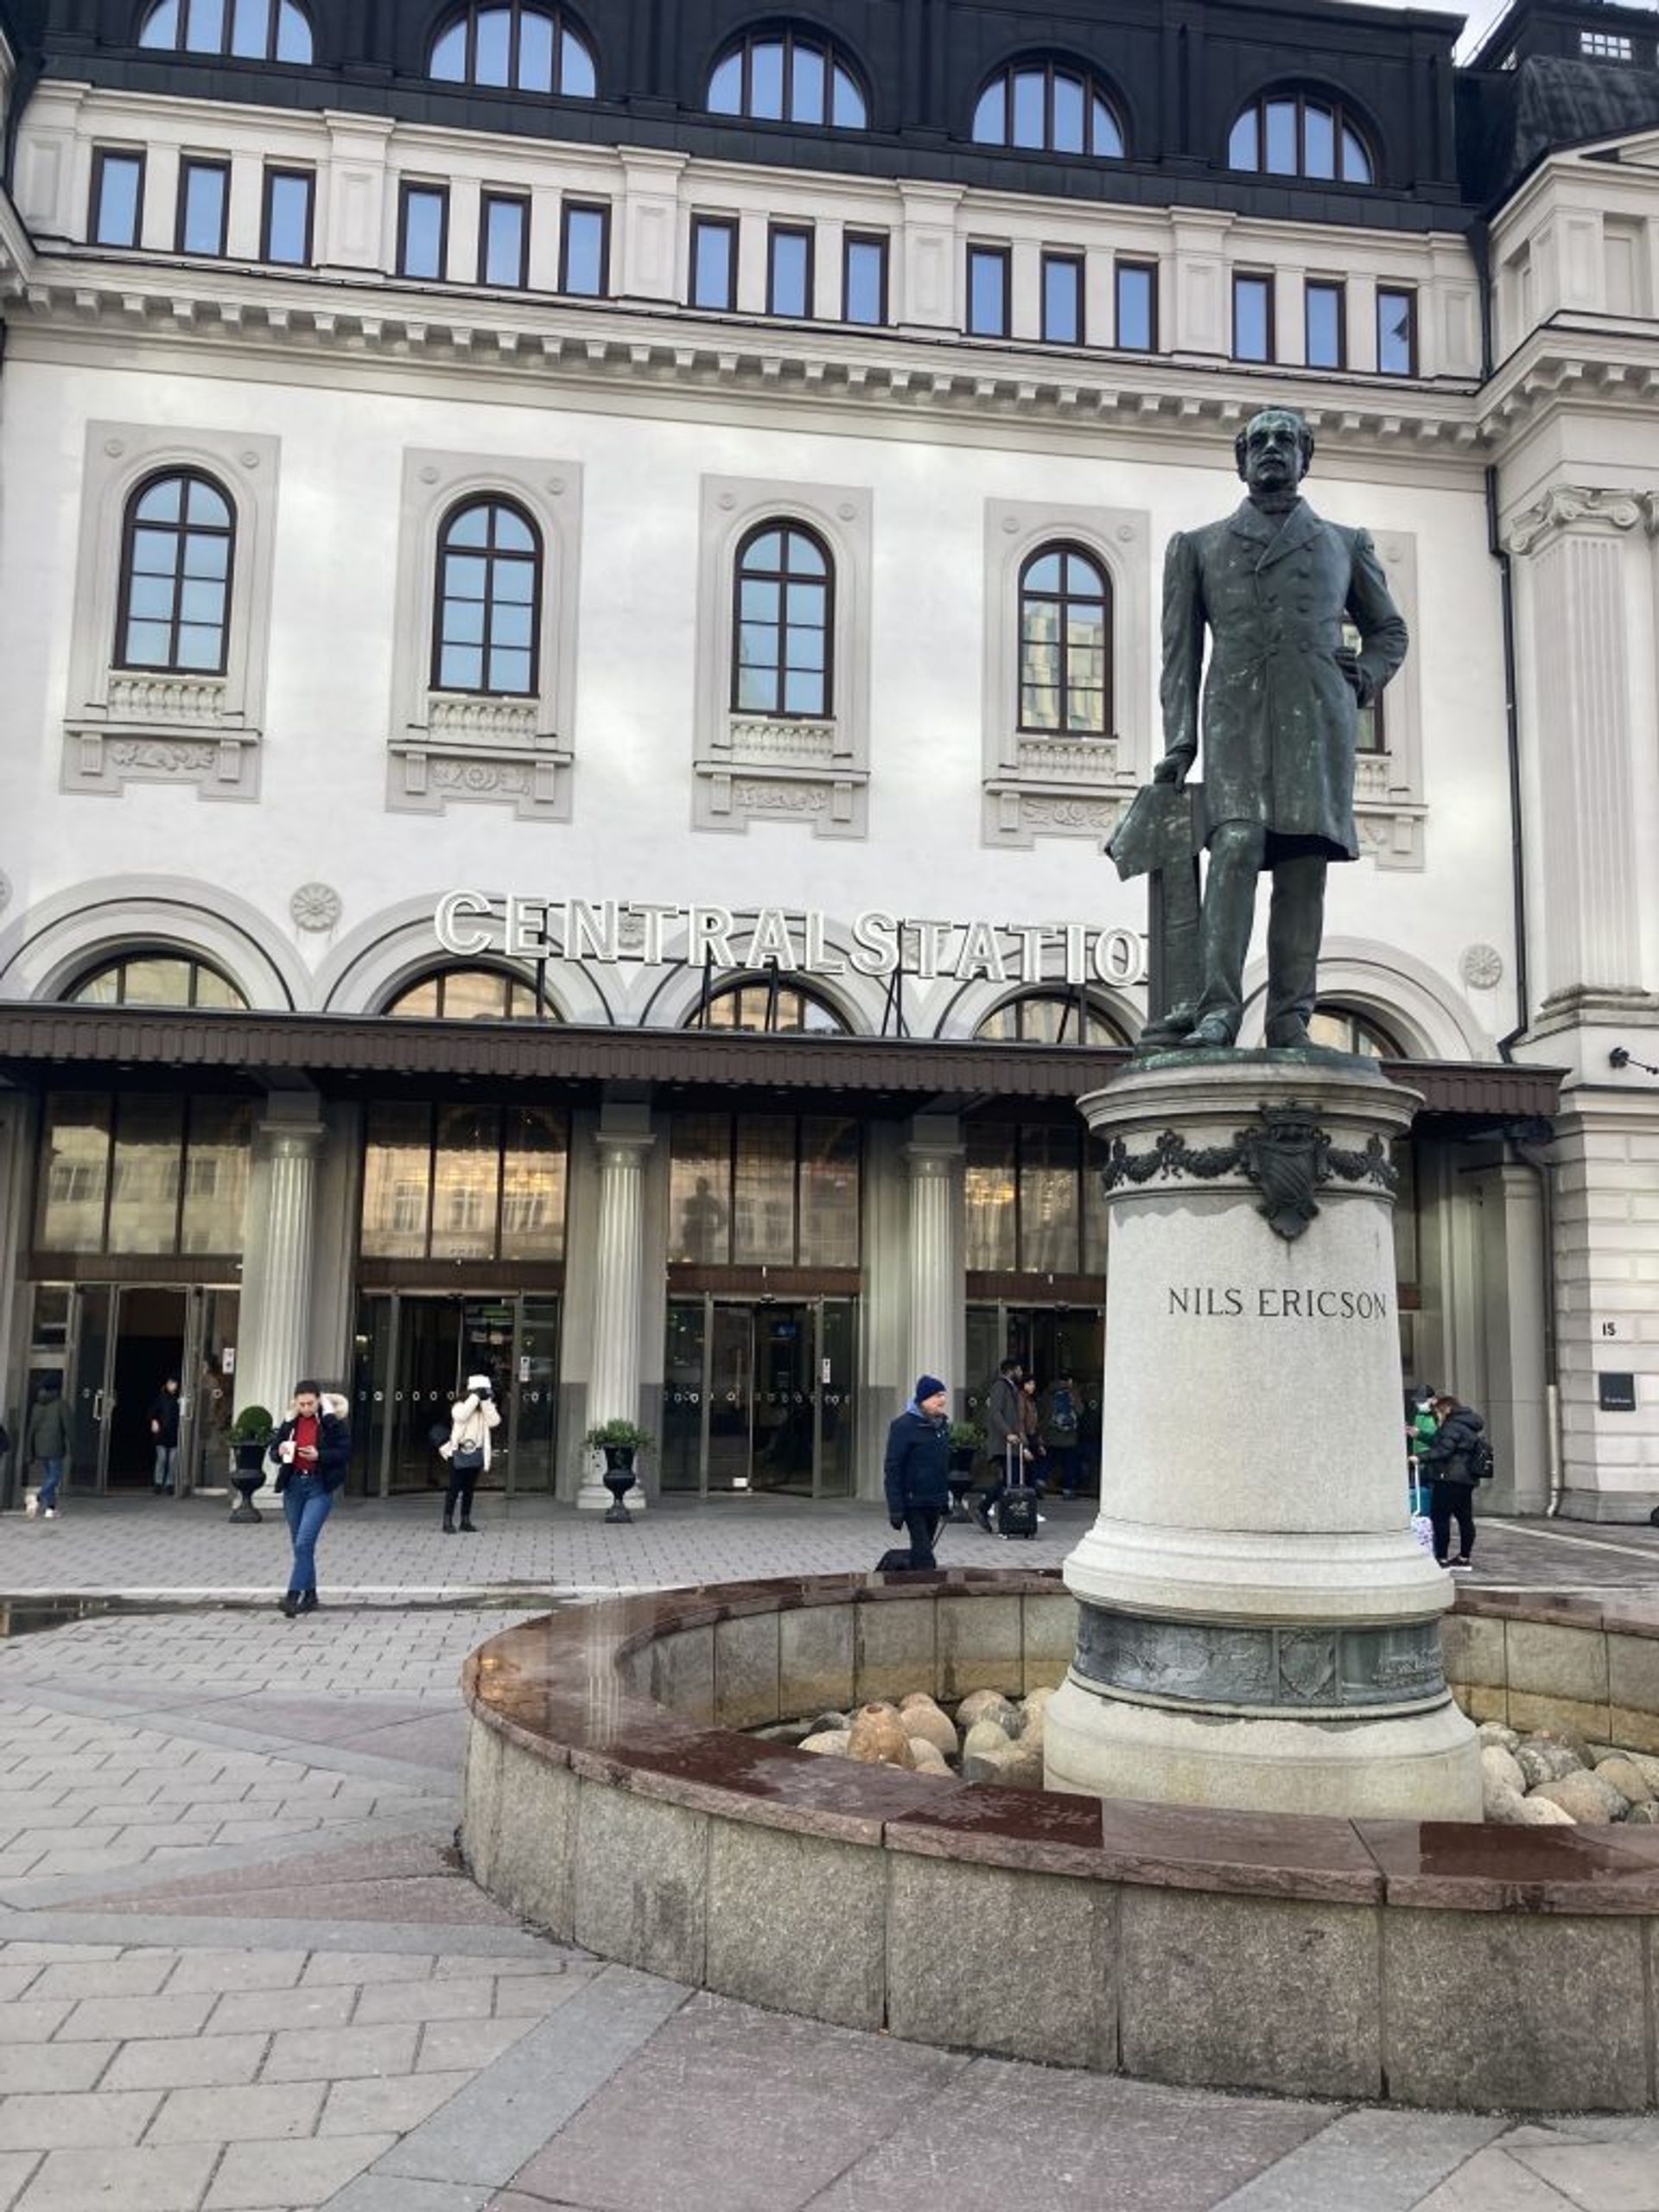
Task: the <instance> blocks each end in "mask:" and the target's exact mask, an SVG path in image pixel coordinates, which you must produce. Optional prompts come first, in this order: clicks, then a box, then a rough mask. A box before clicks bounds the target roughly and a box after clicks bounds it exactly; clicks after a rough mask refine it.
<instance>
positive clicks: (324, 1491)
mask: <svg viewBox="0 0 1659 2212" xmlns="http://www.w3.org/2000/svg"><path fill="white" fill-rule="evenodd" d="M333 1511H334V1492H333V1491H331V1490H330V1489H329V1488H328V1485H327V1484H326V1483H322V1482H319V1481H318V1479H317V1478H316V1477H315V1475H296V1476H295V1478H294V1479H293V1481H292V1482H291V1483H289V1486H288V1488H287V1489H286V1490H285V1491H283V1512H284V1513H285V1514H286V1515H287V1516H288V1533H289V1535H290V1536H291V1537H292V1538H293V1539H294V1564H293V1566H292V1567H290V1568H289V1576H288V1586H289V1589H290V1590H291V1591H293V1592H295V1593H296V1595H297V1596H303V1595H304V1593H305V1592H307V1591H308V1590H315V1588H316V1586H317V1538H318V1536H319V1535H320V1534H321V1529H322V1524H323V1522H325V1521H326V1520H327V1518H328V1516H329V1515H330V1513H332V1512H333Z"/></svg>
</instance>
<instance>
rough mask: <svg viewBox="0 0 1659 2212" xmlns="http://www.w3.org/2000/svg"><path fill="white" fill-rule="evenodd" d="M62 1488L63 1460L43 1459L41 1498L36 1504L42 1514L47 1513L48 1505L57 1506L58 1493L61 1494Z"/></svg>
mask: <svg viewBox="0 0 1659 2212" xmlns="http://www.w3.org/2000/svg"><path fill="white" fill-rule="evenodd" d="M62 1488H63V1462H62V1460H61V1459H42V1460H41V1490H40V1496H39V1497H38V1498H37V1499H36V1500H35V1503H36V1504H37V1505H38V1506H39V1507H40V1510H41V1512H42V1513H44V1512H45V1511H46V1509H47V1508H48V1505H52V1506H55V1505H56V1503H57V1502H58V1492H59V1491H60V1490H61V1489H62Z"/></svg>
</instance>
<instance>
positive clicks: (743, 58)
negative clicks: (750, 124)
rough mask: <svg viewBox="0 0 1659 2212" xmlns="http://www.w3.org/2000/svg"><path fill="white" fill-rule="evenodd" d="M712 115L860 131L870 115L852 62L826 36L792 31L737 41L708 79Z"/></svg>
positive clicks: (768, 32)
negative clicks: (837, 50)
mask: <svg viewBox="0 0 1659 2212" xmlns="http://www.w3.org/2000/svg"><path fill="white" fill-rule="evenodd" d="M709 113H710V114H711V115H747V116H753V117H758V118H760V120H761V121H762V122H766V123H805V124H816V125H823V124H829V125H830V126H831V127H832V128H834V129H836V130H864V129H865V128H866V126H867V124H868V121H869V115H868V106H867V105H866V102H865V99H864V94H863V92H861V90H860V87H859V83H858V79H857V78H856V77H855V75H854V73H853V71H852V68H851V67H850V65H849V63H848V62H847V61H845V60H843V59H842V56H841V55H840V54H838V53H837V52H836V49H835V48H834V47H833V46H831V45H829V43H828V42H827V41H825V40H823V39H822V38H817V37H814V36H810V35H807V34H805V33H803V32H799V31H794V30H781V31H767V32H765V33H762V34H760V35H757V36H754V37H750V38H746V39H743V40H741V41H740V42H739V43H738V44H737V45H736V46H734V47H731V48H728V51H727V52H726V53H725V54H722V55H721V58H720V60H718V61H717V62H716V63H715V67H714V70H713V73H711V75H710V76H709Z"/></svg>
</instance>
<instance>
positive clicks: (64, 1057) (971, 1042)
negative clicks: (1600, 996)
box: [0, 1005, 1561, 1122]
mask: <svg viewBox="0 0 1659 2212" xmlns="http://www.w3.org/2000/svg"><path fill="white" fill-rule="evenodd" d="M1127 1058H1128V1054H1127V1053H1126V1052H1117V1051H1101V1050H1099V1049H1098V1048H1093V1047H1090V1046H1068V1045H1011V1044H992V1043H988V1042H987V1041H985V1040H983V1039H934V1038H928V1039H918V1038H882V1037H823V1036H810V1035H809V1036H772V1037H766V1036H750V1035H745V1034H741V1033H731V1032H715V1031H709V1030H679V1029H614V1028H607V1029H587V1028H578V1027H573V1026H570V1025H567V1024H565V1023H560V1022H547V1023H540V1022H529V1021H526V1022H505V1021H504V1022H499V1023H496V1022H462V1021H410V1020H388V1019H387V1018H385V1016H370V1015H355V1014H353V1015H347V1014H232V1013H217V1012H207V1011H202V1012H184V1011H181V1010H174V1009H170V1008H165V1007H156V1008H154V1009H144V1008H142V1007H87V1006H57V1005H52V1006H37V1005H21V1006H8V1007H0V1074H3V1076H4V1077H6V1078H7V1079H9V1080H10V1082H12V1083H13V1084H20V1085H24V1086H28V1087H31V1088H32V1087H37V1086H43V1085H47V1084H64V1083H69V1082H73V1083H77V1084H92V1083H100V1084H103V1083H110V1082H119V1081H121V1080H124V1079H130V1078H131V1077H134V1076H138V1075H142V1076H143V1077H147V1078H149V1080H151V1081H154V1080H155V1079H156V1077H161V1076H168V1077H176V1076H179V1075H184V1074H188V1075H191V1076H193V1077H198V1078H202V1077H211V1078H213V1079H215V1080H217V1081H219V1082H223V1083H226V1084H236V1085H245V1086H247V1087H249V1088H252V1089H257V1090H264V1089H266V1088H271V1087H275V1088H278V1089H281V1088H288V1087H291V1086H293V1085H294V1084H296V1083H301V1084H314V1085H315V1087H316V1088H317V1089H318V1090H321V1091H324V1092H327V1093H340V1094H346V1095H353V1094H363V1095H367V1094H368V1093H369V1092H371V1091H376V1090H383V1089H384V1088H385V1086H386V1085H387V1084H408V1083H410V1082H416V1083H418V1084H422V1085H423V1086H424V1085H429V1084H442V1083H443V1082H445V1081H446V1080H454V1081H457V1082H460V1081H466V1082H468V1083H471V1084H479V1083H488V1084H506V1085H513V1084H540V1085H545V1086H551V1087H554V1088H556V1089H559V1090H569V1091H573V1092H576V1093H585V1094H589V1095H593V1096H597V1095H598V1094H599V1093H600V1092H601V1090H604V1089H605V1088H607V1086H609V1085H613V1084H650V1085H652V1086H654V1087H661V1088H666V1089H672V1090H744V1091H773V1092H779V1091H782V1092H791V1091H795V1092H810V1093H812V1094H814V1095H816V1096H824V1095H825V1094H826V1093H828V1094H836V1095H841V1096H848V1097H853V1096H857V1095H858V1094H861V1093H862V1094H864V1095H865V1098H866V1103H867V1104H868V1109H869V1110H871V1111H880V1110H881V1102H887V1106H888V1109H889V1110H892V1111H906V1110H911V1109H913V1108H914V1107H916V1106H917V1105H918V1104H919V1103H921V1102H923V1101H925V1100H936V1099H937V1100H950V1101H955V1102H958V1103H962V1104H964V1105H965V1104H966V1103H969V1102H978V1101H987V1102H988V1101H991V1100H1008V1101H1028V1102H1031V1103H1036V1102H1038V1101H1044V1100H1046V1101H1058V1100H1063V1099H1071V1098H1076V1097H1078V1096H1081V1095H1082V1093H1084V1091H1087V1090H1097V1089H1098V1088H1099V1086H1100V1085H1101V1084H1103V1083H1104V1082H1105V1081H1106V1080H1107V1078H1108V1077H1109V1075H1110V1074H1111V1072H1112V1071H1113V1070H1114V1069H1115V1068H1117V1067H1121V1066H1122V1065H1123V1064H1124V1062H1125V1061H1126V1060H1127ZM1384 1065H1385V1068H1386V1071H1387V1072H1388V1073H1389V1075H1391V1076H1394V1077H1397V1078H1398V1079H1399V1080H1400V1081H1401V1082H1402V1083H1407V1084H1410V1085H1411V1086H1412V1088H1413V1089H1414V1090H1420V1091H1421V1092H1422V1094H1423V1099H1424V1106H1425V1109H1426V1110H1427V1112H1429V1113H1432V1114H1436V1115H1441V1114H1444V1115H1451V1116H1457V1117H1459V1119H1474V1120H1478V1121H1483V1122H1512V1121H1527V1120H1531V1119H1533V1118H1535V1117H1547V1116H1549V1115H1550V1114H1552V1113H1553V1112H1554V1108H1555V1101H1556V1093H1557V1090H1558V1089H1559V1087H1560V1079H1561V1078H1560V1071H1557V1070H1555V1069H1552V1068H1536V1067H1522V1066H1516V1065H1505V1064H1503V1063H1498V1062H1492V1063H1467V1062H1453V1061H1436V1060H1409V1061H1405V1060H1401V1061H1389V1062H1386V1063H1384Z"/></svg>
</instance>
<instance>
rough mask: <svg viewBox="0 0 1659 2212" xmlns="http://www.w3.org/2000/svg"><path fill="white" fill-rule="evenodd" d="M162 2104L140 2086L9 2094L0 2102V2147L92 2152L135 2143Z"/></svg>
mask: <svg viewBox="0 0 1659 2212" xmlns="http://www.w3.org/2000/svg"><path fill="white" fill-rule="evenodd" d="M160 2102H161V2099H160V2098H159V2097H158V2096H156V2095H154V2094H151V2093H150V2092H149V2091H148V2090H142V2089H92V2090H89V2091H88V2092H87V2094H86V2095H85V2096H79V2097H67V2096H66V2097H59V2096H17V2097H8V2098H7V2099H6V2101H5V2102H4V2103H3V2104H0V2151H57V2150H69V2149H77V2150H93V2149H102V2148H104V2147H105V2146H109V2147H114V2146H116V2145H120V2144H124V2143H136V2142H137V2140H138V2139H139V2137H140V2136H141V2135H142V2134H143V2132H144V2130H145V2128H146V2127H147V2126H149V2120H150V2117H151V2115H152V2114H153V2113H154V2112H155V2110H156V2106H157V2105H158V2104H159V2103H160Z"/></svg>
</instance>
